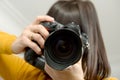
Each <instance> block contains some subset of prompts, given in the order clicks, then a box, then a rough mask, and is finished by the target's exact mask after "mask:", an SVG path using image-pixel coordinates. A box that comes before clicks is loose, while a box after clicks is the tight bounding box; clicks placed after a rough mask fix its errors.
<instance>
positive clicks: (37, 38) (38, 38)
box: [31, 33, 45, 49]
mask: <svg viewBox="0 0 120 80" xmlns="http://www.w3.org/2000/svg"><path fill="white" fill-rule="evenodd" d="M31 40H34V41H36V42H37V43H38V44H39V46H40V48H42V49H43V48H44V42H45V40H44V39H43V37H42V36H41V35H40V34H37V33H35V34H32V38H31Z"/></svg>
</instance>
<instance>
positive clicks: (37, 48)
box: [24, 38, 42, 54]
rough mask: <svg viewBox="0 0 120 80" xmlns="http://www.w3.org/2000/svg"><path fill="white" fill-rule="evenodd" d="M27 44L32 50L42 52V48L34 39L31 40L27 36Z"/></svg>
mask: <svg viewBox="0 0 120 80" xmlns="http://www.w3.org/2000/svg"><path fill="white" fill-rule="evenodd" d="M24 43H25V45H27V46H28V47H29V48H31V49H32V50H34V51H35V52H36V53H37V54H41V53H42V52H41V48H40V47H39V46H38V45H37V44H36V43H35V42H33V41H31V40H30V39H28V38H26V39H25V42H24Z"/></svg>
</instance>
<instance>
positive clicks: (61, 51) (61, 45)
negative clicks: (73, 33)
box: [55, 40, 72, 57]
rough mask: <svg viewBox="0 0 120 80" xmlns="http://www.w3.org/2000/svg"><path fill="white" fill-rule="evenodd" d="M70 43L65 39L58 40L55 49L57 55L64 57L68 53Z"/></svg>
mask: <svg viewBox="0 0 120 80" xmlns="http://www.w3.org/2000/svg"><path fill="white" fill-rule="evenodd" d="M71 47H72V46H71V44H70V43H69V42H68V41H66V40H58V42H57V44H56V47H55V51H56V53H57V55H58V56H59V57H65V56H68V55H70V52H71Z"/></svg>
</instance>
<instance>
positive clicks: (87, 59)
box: [0, 0, 117, 80]
mask: <svg viewBox="0 0 120 80" xmlns="http://www.w3.org/2000/svg"><path fill="white" fill-rule="evenodd" d="M47 14H48V15H49V16H51V17H53V18H54V19H55V20H56V21H57V22H59V23H61V24H64V25H65V24H67V23H70V22H75V23H76V24H79V25H80V30H81V32H83V33H86V34H87V35H88V40H89V43H90V46H89V47H90V49H87V50H86V51H85V52H84V54H83V56H82V58H81V59H80V60H79V61H78V62H77V63H76V64H74V65H72V66H70V67H68V68H67V69H65V70H63V71H57V70H54V69H52V68H51V67H49V66H48V65H47V64H45V71H46V73H47V74H48V75H49V76H50V77H51V78H52V79H51V80H111V79H113V78H108V77H109V76H110V67H109V63H108V60H107V56H106V51H105V47H104V43H103V39H102V35H101V32H100V27H99V22H98V18H97V14H96V11H95V8H94V6H93V4H92V3H91V2H90V1H87V0H60V1H57V2H56V3H55V4H53V6H52V7H51V8H50V10H49V11H48V13H47ZM41 21H46V19H45V20H37V21H35V22H34V23H35V24H32V26H31V25H30V26H29V27H27V28H26V29H25V30H24V31H23V34H22V35H21V36H20V37H19V38H17V39H16V40H15V41H14V39H13V41H14V42H13V43H12V41H11V44H12V48H10V47H9V50H8V51H9V53H10V52H11V51H12V52H14V53H19V52H21V51H23V50H24V49H25V47H27V46H28V47H30V48H32V49H33V50H34V51H35V52H36V53H37V54H41V53H42V52H41V49H42V48H44V41H45V39H46V38H47V37H48V35H49V33H48V31H47V30H45V28H44V27H43V26H42V25H40V24H39V23H40V22H41ZM47 21H53V19H50V20H47ZM33 25H34V27H33ZM36 25H37V26H38V25H39V28H38V27H37V28H36V27H35V26H36ZM32 40H35V41H37V42H38V43H39V45H40V47H38V46H37V45H36V44H35V43H34V42H32ZM26 41H27V42H28V43H29V44H28V43H26ZM11 44H9V45H11ZM0 47H1V48H2V46H0ZM36 47H37V48H36ZM6 51H7V50H6ZM1 53H3V54H0V75H1V76H3V77H4V78H5V79H6V80H8V79H9V80H48V79H50V78H49V77H48V76H47V75H46V73H44V72H43V71H41V70H39V69H36V68H35V67H33V66H31V65H29V64H27V63H26V62H25V61H24V60H23V59H20V58H18V57H17V56H14V55H5V54H4V53H6V52H5V51H3V50H1ZM8 61H9V63H8ZM8 75H9V76H8ZM113 80H117V79H113Z"/></svg>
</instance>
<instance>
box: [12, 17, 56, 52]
mask: <svg viewBox="0 0 120 80" xmlns="http://www.w3.org/2000/svg"><path fill="white" fill-rule="evenodd" d="M42 21H50V22H52V21H54V19H53V18H52V17H50V16H38V17H37V18H36V20H35V21H34V22H33V23H32V24H30V25H29V26H27V27H26V28H25V29H24V30H23V32H22V33H21V35H20V36H19V37H18V38H17V39H16V40H15V41H14V42H13V44H12V51H13V52H14V53H21V52H23V51H24V50H25V48H26V47H29V48H31V49H33V50H34V51H35V52H36V53H37V54H41V49H42V48H44V42H45V39H46V38H47V36H48V35H49V32H48V31H47V30H46V29H45V27H44V26H42V25H41V24H40V23H41V22H42ZM32 40H34V41H36V42H37V43H38V44H39V45H40V47H39V46H38V45H37V44H36V43H35V42H33V41H32Z"/></svg>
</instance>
